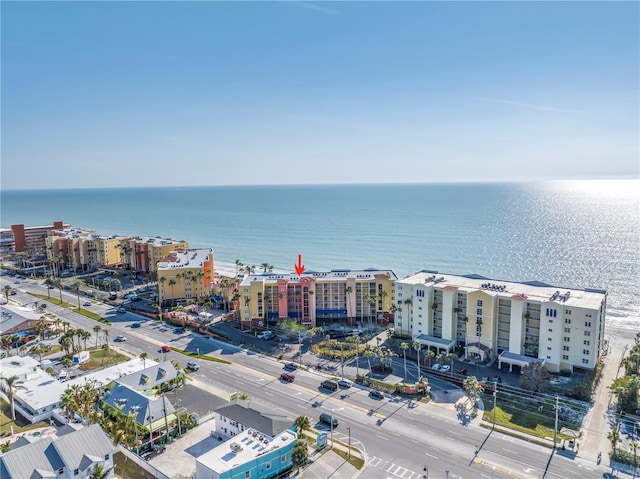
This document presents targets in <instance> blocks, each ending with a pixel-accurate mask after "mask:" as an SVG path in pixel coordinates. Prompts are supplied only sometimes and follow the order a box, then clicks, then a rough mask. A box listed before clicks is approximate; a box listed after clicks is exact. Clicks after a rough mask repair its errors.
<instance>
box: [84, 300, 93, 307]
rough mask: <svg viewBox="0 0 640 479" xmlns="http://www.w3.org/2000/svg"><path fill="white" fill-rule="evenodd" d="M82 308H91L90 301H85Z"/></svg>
mask: <svg viewBox="0 0 640 479" xmlns="http://www.w3.org/2000/svg"><path fill="white" fill-rule="evenodd" d="M82 306H84V307H85V308H86V307H88V306H91V301H85V302H84V303H82Z"/></svg>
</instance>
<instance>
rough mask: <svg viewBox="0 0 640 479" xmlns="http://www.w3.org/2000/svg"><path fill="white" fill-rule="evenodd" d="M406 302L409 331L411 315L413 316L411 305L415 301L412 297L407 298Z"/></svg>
mask: <svg viewBox="0 0 640 479" xmlns="http://www.w3.org/2000/svg"><path fill="white" fill-rule="evenodd" d="M404 304H405V306H406V307H407V318H406V320H407V331H409V324H410V316H411V305H412V304H413V301H412V300H411V298H407V299H405V300H404ZM403 322H404V321H403Z"/></svg>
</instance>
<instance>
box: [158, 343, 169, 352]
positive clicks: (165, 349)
mask: <svg viewBox="0 0 640 479" xmlns="http://www.w3.org/2000/svg"><path fill="white" fill-rule="evenodd" d="M160 352H161V353H170V352H171V347H170V346H167V345H166V344H165V345H164V346H162V347H161V348H160Z"/></svg>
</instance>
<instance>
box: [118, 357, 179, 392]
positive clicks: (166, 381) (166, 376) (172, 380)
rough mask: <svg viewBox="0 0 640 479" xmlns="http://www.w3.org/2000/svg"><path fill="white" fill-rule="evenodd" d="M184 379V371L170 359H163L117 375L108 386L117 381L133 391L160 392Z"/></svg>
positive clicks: (172, 387) (175, 385)
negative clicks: (125, 373)
mask: <svg viewBox="0 0 640 479" xmlns="http://www.w3.org/2000/svg"><path fill="white" fill-rule="evenodd" d="M147 361H148V360H147ZM184 380H185V375H184V371H181V370H178V369H176V368H175V366H174V365H173V364H172V363H171V361H163V362H161V363H159V364H153V365H152V366H150V367H148V368H145V369H142V370H141V371H136V372H134V373H131V374H127V375H126V376H122V377H119V378H118V379H116V380H115V381H113V383H112V384H111V385H109V386H110V387H111V386H112V385H115V384H116V383H118V384H121V385H124V386H127V387H129V388H131V389H133V390H135V391H140V392H145V393H146V392H154V393H161V392H163V391H168V390H171V389H174V388H175V387H177V386H180V385H181V384H183V383H184Z"/></svg>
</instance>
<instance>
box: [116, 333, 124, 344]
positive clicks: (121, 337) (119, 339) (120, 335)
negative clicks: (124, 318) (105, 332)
mask: <svg viewBox="0 0 640 479" xmlns="http://www.w3.org/2000/svg"><path fill="white" fill-rule="evenodd" d="M126 340H127V338H125V337H124V334H119V335H118V336H116V339H114V341H117V342H119V343H122V342H124V341H126Z"/></svg>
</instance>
